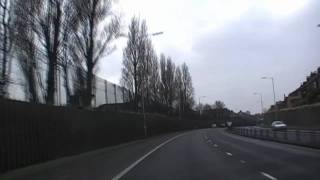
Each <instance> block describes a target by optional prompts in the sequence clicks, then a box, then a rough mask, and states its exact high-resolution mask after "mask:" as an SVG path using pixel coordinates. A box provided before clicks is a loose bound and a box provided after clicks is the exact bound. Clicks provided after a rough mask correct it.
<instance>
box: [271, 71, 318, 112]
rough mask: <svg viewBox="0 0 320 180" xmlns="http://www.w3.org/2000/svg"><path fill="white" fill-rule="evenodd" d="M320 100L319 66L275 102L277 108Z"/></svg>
mask: <svg viewBox="0 0 320 180" xmlns="http://www.w3.org/2000/svg"><path fill="white" fill-rule="evenodd" d="M317 102H320V67H319V68H318V69H317V71H315V72H312V73H311V74H310V75H309V76H308V77H307V79H306V81H304V82H303V83H302V84H301V86H300V87H299V88H297V89H296V90H295V91H293V92H291V93H290V94H289V95H288V96H285V97H284V101H280V102H277V106H278V108H279V109H283V108H290V107H297V106H301V105H306V104H313V103H317Z"/></svg>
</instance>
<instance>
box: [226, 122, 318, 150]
mask: <svg viewBox="0 0 320 180" xmlns="http://www.w3.org/2000/svg"><path fill="white" fill-rule="evenodd" d="M232 133H234V134H238V135H241V136H247V137H253V138H258V139H265V140H272V141H278V142H283V143H289V144H296V145H303V146H309V147H316V148H320V131H309V130H286V131H274V130H272V129H270V128H258V127H235V128H233V129H232Z"/></svg>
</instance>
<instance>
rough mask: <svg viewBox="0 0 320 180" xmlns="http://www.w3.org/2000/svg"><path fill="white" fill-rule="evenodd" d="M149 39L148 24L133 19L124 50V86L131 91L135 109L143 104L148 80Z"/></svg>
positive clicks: (122, 80)
mask: <svg viewBox="0 0 320 180" xmlns="http://www.w3.org/2000/svg"><path fill="white" fill-rule="evenodd" d="M147 38H148V35H147V29H146V23H145V21H143V22H142V23H140V20H139V19H138V18H136V17H133V18H132V19H131V24H130V25H129V32H128V41H127V46H126V48H125V49H124V50H123V62H122V63H123V68H122V77H121V82H122V84H123V85H124V86H125V87H126V88H127V89H129V91H130V93H131V97H132V99H131V101H133V103H134V106H135V109H136V110H138V104H139V102H141V97H142V91H143V87H142V86H143V83H144V82H145V80H146V71H147V67H148V65H147V64H148V63H146V40H147Z"/></svg>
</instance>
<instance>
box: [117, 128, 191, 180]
mask: <svg viewBox="0 0 320 180" xmlns="http://www.w3.org/2000/svg"><path fill="white" fill-rule="evenodd" d="M183 135H185V134H180V135H177V136H175V137H173V138H171V139H168V140H167V141H165V142H163V143H161V144H160V145H158V146H157V147H155V148H154V149H152V150H151V151H150V152H148V153H147V154H145V155H144V156H142V157H141V158H139V159H138V160H136V161H135V162H134V163H132V164H131V165H130V166H129V167H127V168H126V169H124V170H123V171H121V172H120V173H119V174H117V175H116V176H114V177H113V178H112V180H118V179H120V178H121V177H123V176H124V175H125V174H127V173H128V172H129V171H130V170H131V169H132V168H134V167H135V166H136V165H138V164H139V163H140V162H141V161H143V160H144V159H145V158H147V157H148V156H149V155H150V154H152V153H153V152H155V151H156V150H158V149H159V148H161V147H162V146H164V145H166V144H168V143H169V142H171V141H173V140H175V139H177V138H178V137H180V136H183Z"/></svg>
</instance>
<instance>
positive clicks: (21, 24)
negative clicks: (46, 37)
mask: <svg viewBox="0 0 320 180" xmlns="http://www.w3.org/2000/svg"><path fill="white" fill-rule="evenodd" d="M25 3H28V2H27V1H17V3H16V6H15V10H14V13H15V18H14V24H15V28H14V44H15V48H16V52H15V53H16V57H17V60H18V64H19V66H20V69H21V72H22V74H23V76H24V78H25V95H26V98H27V99H28V100H29V101H30V102H34V103H37V102H39V101H40V97H39V95H40V94H39V91H38V85H37V84H38V83H40V82H39V81H38V79H37V77H41V76H40V75H39V73H40V72H39V71H38V70H39V67H38V62H37V48H36V44H35V37H34V33H33V31H32V23H33V22H32V20H31V19H30V18H28V15H29V14H28V13H27V12H28V11H30V10H25V8H32V7H30V6H27V4H25ZM37 75H39V76H37Z"/></svg>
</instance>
